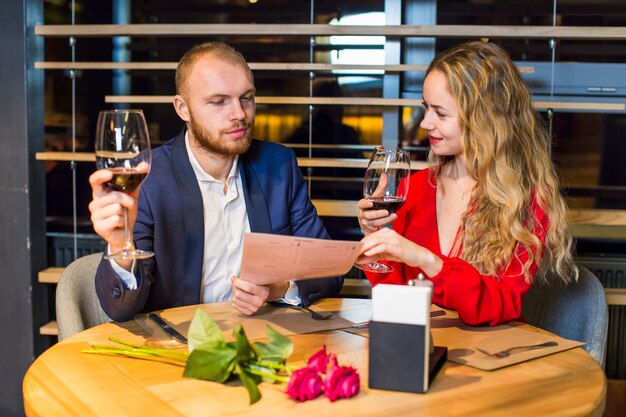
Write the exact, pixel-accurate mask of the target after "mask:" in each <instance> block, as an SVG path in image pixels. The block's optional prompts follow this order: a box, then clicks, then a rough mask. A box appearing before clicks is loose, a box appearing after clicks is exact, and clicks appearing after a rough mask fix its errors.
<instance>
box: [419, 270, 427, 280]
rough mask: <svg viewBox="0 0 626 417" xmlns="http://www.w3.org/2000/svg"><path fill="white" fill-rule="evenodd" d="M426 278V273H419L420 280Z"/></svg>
mask: <svg viewBox="0 0 626 417" xmlns="http://www.w3.org/2000/svg"><path fill="white" fill-rule="evenodd" d="M424 278H426V275H424V274H423V273H421V272H420V273H419V274H417V279H419V280H420V281H423V280H424Z"/></svg>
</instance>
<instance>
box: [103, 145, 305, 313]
mask: <svg viewBox="0 0 626 417" xmlns="http://www.w3.org/2000/svg"><path fill="white" fill-rule="evenodd" d="M185 146H186V148H187V155H188V157H189V161H190V162H191V167H192V168H193V171H194V173H195V175H196V179H197V180H198V186H199V187H200V193H201V195H202V204H203V207H204V248H205V250H204V260H203V265H202V287H201V292H202V293H201V297H200V298H201V300H202V302H203V303H213V302H220V301H228V300H231V299H232V283H231V280H230V279H231V277H232V276H233V275H234V276H239V272H240V269H241V259H242V252H243V245H242V242H243V236H244V234H245V233H249V232H250V223H249V221H248V213H247V211H246V202H245V198H244V195H243V184H242V182H241V177H240V176H239V170H238V163H239V157H238V156H236V157H235V160H234V161H233V166H232V167H231V170H230V172H229V174H228V178H227V180H226V184H224V183H223V182H221V181H219V180H217V179H215V178H213V177H212V176H211V175H209V174H207V173H206V172H205V171H204V170H203V169H202V167H201V166H200V163H199V162H198V160H197V159H196V157H195V155H194V154H193V152H192V151H191V148H190V146H189V140H188V138H187V134H185ZM111 265H112V267H113V269H114V270H115V272H117V274H118V275H119V276H120V278H121V279H122V280H123V281H124V283H125V284H126V287H127V288H128V289H129V290H135V289H137V278H136V277H135V274H134V271H135V265H134V263H133V267H132V269H131V271H133V272H130V271H126V270H125V269H123V268H121V267H120V266H119V265H117V263H116V262H115V261H113V260H111ZM281 301H283V302H287V303H289V304H293V305H297V304H299V303H300V301H301V299H300V294H299V292H298V287H297V285H296V284H295V283H294V282H293V281H290V282H289V289H288V290H287V293H286V294H285V296H284V297H283V298H282V299H281Z"/></svg>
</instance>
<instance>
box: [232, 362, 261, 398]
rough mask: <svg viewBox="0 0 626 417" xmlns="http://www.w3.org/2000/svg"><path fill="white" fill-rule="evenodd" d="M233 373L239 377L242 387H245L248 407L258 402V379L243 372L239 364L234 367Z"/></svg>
mask: <svg viewBox="0 0 626 417" xmlns="http://www.w3.org/2000/svg"><path fill="white" fill-rule="evenodd" d="M235 372H236V373H237V374H238V375H239V379H241V382H242V383H243V386H244V387H246V390H248V397H249V398H250V405H252V404H254V403H255V402H257V401H259V400H260V399H261V391H259V387H258V386H257V383H258V379H257V378H255V377H253V376H252V375H249V374H248V373H247V372H246V371H244V370H243V369H242V367H241V366H240V364H236V365H235Z"/></svg>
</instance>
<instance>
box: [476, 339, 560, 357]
mask: <svg viewBox="0 0 626 417" xmlns="http://www.w3.org/2000/svg"><path fill="white" fill-rule="evenodd" d="M558 345H559V344H558V343H557V342H554V341H551V342H545V343H540V344H538V345H528V346H514V347H511V348H508V349H505V350H501V351H500V352H496V353H489V352H487V351H486V350H483V349H481V348H476V350H477V351H479V352H481V353H484V354H485V355H487V356H489V357H490V358H495V359H504V358H508V357H509V355H510V354H511V353H515V352H516V351H519V352H524V351H527V350H533V349H541V348H544V347H550V346H558Z"/></svg>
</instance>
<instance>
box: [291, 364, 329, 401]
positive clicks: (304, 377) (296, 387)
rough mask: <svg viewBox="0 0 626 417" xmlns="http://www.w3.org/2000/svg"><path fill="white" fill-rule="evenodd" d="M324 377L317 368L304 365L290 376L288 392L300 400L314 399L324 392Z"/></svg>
mask: <svg viewBox="0 0 626 417" xmlns="http://www.w3.org/2000/svg"><path fill="white" fill-rule="evenodd" d="M322 386H323V382H322V378H321V377H320V376H319V374H318V373H317V371H316V370H314V369H312V368H309V367H304V368H300V369H298V370H296V371H294V372H293V373H292V374H291V376H290V377H289V383H288V384H287V394H288V395H289V396H290V397H291V398H293V399H295V400H298V401H307V400H312V399H315V398H317V397H319V395H320V394H321V393H322Z"/></svg>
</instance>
